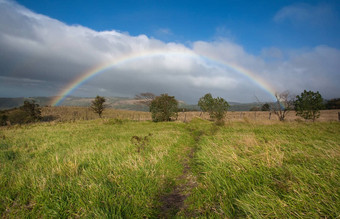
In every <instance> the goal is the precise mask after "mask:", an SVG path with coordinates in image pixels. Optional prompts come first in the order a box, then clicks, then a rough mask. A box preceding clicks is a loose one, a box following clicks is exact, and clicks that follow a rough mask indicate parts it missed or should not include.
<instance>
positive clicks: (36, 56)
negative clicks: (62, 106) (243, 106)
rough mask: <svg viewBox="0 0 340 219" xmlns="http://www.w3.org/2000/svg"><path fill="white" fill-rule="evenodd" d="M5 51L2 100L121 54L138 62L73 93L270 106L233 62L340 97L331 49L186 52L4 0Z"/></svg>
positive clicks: (55, 87)
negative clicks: (59, 18) (205, 97)
mask: <svg viewBox="0 0 340 219" xmlns="http://www.w3.org/2000/svg"><path fill="white" fill-rule="evenodd" d="M281 16H283V15H281ZM283 17H284V16H283ZM0 48H1V50H0V87H1V89H0V91H1V95H3V96H11V95H12V96H18V95H21V96H26V95H30V96H39V95H41V96H44V95H56V94H57V93H58V92H59V91H60V90H61V89H62V88H63V87H65V86H66V85H68V84H69V83H70V82H72V81H73V80H74V79H76V78H79V77H80V76H82V75H83V74H85V73H86V72H88V71H89V70H90V69H93V68H95V67H96V66H101V65H104V63H110V62H111V63H115V62H116V61H117V60H124V58H123V57H132V58H130V59H125V61H123V62H119V63H120V64H119V65H117V66H113V67H112V68H109V69H107V70H106V71H105V72H103V73H101V74H99V75H97V76H96V77H94V78H92V79H91V80H90V81H87V82H86V83H84V84H83V85H82V86H81V87H80V88H79V89H77V90H75V91H74V93H72V95H82V96H95V95H97V93H98V92H104V93H105V95H111V96H115V95H123V96H134V95H135V94H136V93H139V92H145V91H150V92H154V93H156V94H159V93H165V92H166V93H169V94H171V95H175V96H176V97H177V98H179V99H182V100H186V101H189V102H192V103H194V102H196V101H197V100H198V98H199V97H200V96H202V95H204V94H205V93H207V92H211V93H212V94H213V95H214V96H222V97H224V98H226V99H227V100H230V101H255V100H256V99H254V95H256V96H257V97H258V98H259V99H260V100H264V101H265V100H269V99H270V98H271V96H270V95H268V93H267V92H266V91H265V90H263V89H262V88H261V87H260V85H259V84H257V83H254V81H252V80H251V79H249V78H248V77H247V76H246V75H244V74H241V73H239V72H237V71H235V70H233V69H232V68H230V67H228V65H233V66H240V67H242V68H244V69H248V70H249V71H251V72H253V74H255V75H257V76H258V77H262V78H263V80H266V81H267V82H268V83H269V84H271V85H272V86H273V87H275V88H276V89H277V90H279V91H282V90H286V89H289V90H292V91H293V92H301V91H302V90H303V89H312V90H319V91H320V92H321V94H324V95H325V96H326V97H335V96H337V95H338V94H339V93H340V88H339V86H338V84H340V79H339V78H340V77H339V73H338V71H337V69H340V66H339V63H340V62H339V60H340V51H339V50H337V49H334V48H330V47H327V46H318V47H315V48H312V49H309V50H296V51H293V52H287V51H282V50H280V49H278V48H264V49H263V52H262V55H260V56H255V55H252V54H249V53H247V52H246V51H245V50H244V48H243V47H242V45H238V44H236V43H233V42H231V41H229V40H226V39H218V40H216V41H213V42H205V41H197V42H193V43H192V45H191V46H189V47H188V46H185V45H183V44H179V43H164V42H163V41H160V40H157V39H152V38H149V37H147V36H145V35H139V36H130V35H129V34H127V33H121V32H119V31H115V30H110V31H102V32H98V31H94V30H91V29H89V28H86V27H83V26H79V25H78V26H70V25H66V24H64V23H62V22H59V21H57V20H55V19H51V18H49V17H47V16H43V15H39V14H36V13H34V12H32V11H30V10H28V9H26V8H24V7H22V6H20V5H18V4H16V3H14V2H9V1H3V0H2V1H1V0H0ZM153 52H155V53H157V54H156V55H152V54H153ZM192 54H197V55H202V56H205V57H208V59H206V58H200V57H199V56H195V55H192ZM268 57H271V58H275V61H274V62H273V61H268V60H267V58H268ZM223 63H224V64H227V65H224V64H223Z"/></svg>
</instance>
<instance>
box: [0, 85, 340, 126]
mask: <svg viewBox="0 0 340 219" xmlns="http://www.w3.org/2000/svg"><path fill="white" fill-rule="evenodd" d="M275 97H276V102H275V103H265V104H263V105H262V106H261V107H259V108H257V109H256V110H262V111H270V112H273V113H274V114H275V115H277V117H278V118H279V120H280V121H284V120H285V119H286V116H287V114H288V112H290V111H293V110H294V111H295V112H296V115H297V116H300V117H302V118H304V119H305V120H312V121H315V119H317V118H319V117H320V110H322V109H339V108H340V98H337V99H332V100H329V101H327V103H326V104H324V100H323V98H322V96H321V94H320V93H319V92H318V91H317V92H313V91H306V90H304V91H303V92H302V93H301V94H300V95H297V96H295V97H292V96H291V95H290V94H289V92H288V91H286V92H282V93H276V95H275ZM136 99H137V100H138V101H139V103H140V104H144V105H146V106H148V107H149V111H150V112H151V116H152V121H154V122H163V121H172V120H176V119H177V117H178V112H179V107H178V101H177V100H176V99H175V97H174V96H170V95H168V94H161V95H159V96H156V95H155V94H153V93H141V94H138V95H136ZM105 102H106V99H105V97H101V96H97V97H96V98H95V99H94V100H93V101H92V102H91V106H90V108H91V109H92V111H93V112H94V113H96V114H98V116H99V117H100V118H101V117H102V113H103V111H104V110H105V108H106V105H105ZM197 104H198V106H199V107H200V109H201V111H202V113H208V114H209V115H210V118H211V119H212V120H214V121H215V123H216V124H219V125H221V124H223V123H224V119H225V116H226V113H227V111H228V109H229V107H230V105H229V103H228V102H227V101H226V100H224V99H223V98H222V97H216V98H214V97H213V96H212V95H211V94H210V93H207V94H205V95H204V96H202V97H201V98H200V99H199V100H198V103H197ZM41 120H42V116H41V107H40V106H39V104H37V103H36V102H35V101H34V100H33V101H32V102H30V101H24V104H23V105H22V106H21V107H19V108H14V109H12V110H5V111H0V125H1V126H5V125H8V124H24V123H32V122H37V121H41Z"/></svg>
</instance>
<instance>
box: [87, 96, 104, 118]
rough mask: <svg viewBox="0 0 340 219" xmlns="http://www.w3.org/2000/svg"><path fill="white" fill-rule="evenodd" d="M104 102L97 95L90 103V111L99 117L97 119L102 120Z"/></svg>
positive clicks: (102, 98)
mask: <svg viewBox="0 0 340 219" xmlns="http://www.w3.org/2000/svg"><path fill="white" fill-rule="evenodd" d="M105 101H106V99H105V98H104V97H101V96H98V95H97V97H96V98H95V99H94V100H93V101H92V103H91V109H92V110H93V112H95V113H97V114H98V115H99V118H102V113H103V111H104V109H105V105H104V103H105Z"/></svg>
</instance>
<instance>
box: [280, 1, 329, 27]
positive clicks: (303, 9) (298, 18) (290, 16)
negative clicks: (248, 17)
mask: <svg viewBox="0 0 340 219" xmlns="http://www.w3.org/2000/svg"><path fill="white" fill-rule="evenodd" d="M334 16H335V13H334V12H333V9H332V8H331V7H330V6H329V5H326V4H319V5H310V4H293V5H290V6H286V7H284V8H282V9H281V10H279V11H278V12H277V13H276V15H275V16H274V21H275V22H284V21H290V22H292V23H293V24H312V25H326V24H327V23H330V22H331V21H332V19H333V18H334Z"/></svg>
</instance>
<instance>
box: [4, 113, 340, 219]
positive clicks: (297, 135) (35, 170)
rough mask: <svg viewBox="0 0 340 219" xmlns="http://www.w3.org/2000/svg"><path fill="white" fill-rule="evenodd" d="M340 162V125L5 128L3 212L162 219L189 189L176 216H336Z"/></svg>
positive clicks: (93, 123)
mask: <svg viewBox="0 0 340 219" xmlns="http://www.w3.org/2000/svg"><path fill="white" fill-rule="evenodd" d="M133 136H136V137H133ZM145 136H148V137H147V139H148V140H147V141H144V142H142V143H140V145H139V141H138V139H146V138H145ZM136 139H137V140H136ZM141 141H142V140H141ZM190 148H193V149H194V154H193V157H188V156H187V155H188V151H190ZM183 159H187V160H186V162H184V163H185V164H190V165H189V166H190V169H189V168H187V169H186V170H185V171H187V172H186V174H185V175H183V171H184V167H183V165H184V164H183ZM187 167H188V166H187ZM339 167H340V123H338V122H327V123H326V122H316V123H304V122H289V123H280V122H262V121H261V122H259V121H254V120H242V122H235V121H234V122H231V121H229V122H227V123H226V125H225V126H221V127H217V126H215V125H214V124H213V123H212V122H209V121H206V120H202V119H194V120H192V121H191V122H190V123H182V122H171V123H152V122H150V121H144V122H136V121H128V120H122V119H101V120H100V119H97V120H76V121H74V122H73V121H72V122H63V123H55V122H51V123H37V124H30V125H22V126H11V127H2V128H0V214H1V216H2V217H5V218H6V217H15V218H17V217H19V218H21V217H31V218H37V217H38V218H39V217H57V218H60V217H63V218H66V217H110V218H112V217H128V218H142V217H148V218H157V217H159V216H160V215H162V214H161V212H160V211H161V209H164V208H162V205H164V204H166V203H162V201H161V200H162V196H164V195H166V194H171V191H172V190H173V189H174V188H175V187H177V188H178V187H181V189H182V190H181V191H185V192H186V194H185V197H186V200H185V201H184V205H183V206H180V208H181V210H179V211H175V212H176V215H171V216H178V217H189V216H190V217H195V216H202V217H213V218H214V217H217V218H234V217H254V218H258V217H270V218H286V217H293V218H294V217H295V218H314V217H330V218H337V217H339V216H340V207H339V206H340V180H339V179H340V168H339ZM185 171H184V172H185ZM188 171H190V173H188ZM191 175H193V176H194V177H191V178H190V180H195V182H192V183H191V184H190V185H189V184H188V186H187V187H188V188H183V186H186V185H185V184H184V183H187V182H186V181H188V180H182V178H181V176H191ZM180 183H183V185H178V184H180Z"/></svg>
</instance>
